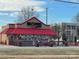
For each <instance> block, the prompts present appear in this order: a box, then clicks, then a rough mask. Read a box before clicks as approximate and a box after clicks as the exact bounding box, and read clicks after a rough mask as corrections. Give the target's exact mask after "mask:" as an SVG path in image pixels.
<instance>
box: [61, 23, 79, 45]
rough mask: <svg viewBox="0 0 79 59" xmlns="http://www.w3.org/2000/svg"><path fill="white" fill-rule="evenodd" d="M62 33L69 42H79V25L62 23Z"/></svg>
mask: <svg viewBox="0 0 79 59" xmlns="http://www.w3.org/2000/svg"><path fill="white" fill-rule="evenodd" d="M61 33H62V34H64V35H65V37H66V41H67V42H73V44H74V42H78V41H79V24H78V23H62V24H61ZM62 34H61V35H62ZM62 36H63V35H62ZM77 44H78V43H77Z"/></svg>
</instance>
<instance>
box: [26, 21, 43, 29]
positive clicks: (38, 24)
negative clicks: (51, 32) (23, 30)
mask: <svg viewBox="0 0 79 59" xmlns="http://www.w3.org/2000/svg"><path fill="white" fill-rule="evenodd" d="M27 25H28V26H31V27H34V28H40V27H41V26H42V25H41V23H34V22H27Z"/></svg>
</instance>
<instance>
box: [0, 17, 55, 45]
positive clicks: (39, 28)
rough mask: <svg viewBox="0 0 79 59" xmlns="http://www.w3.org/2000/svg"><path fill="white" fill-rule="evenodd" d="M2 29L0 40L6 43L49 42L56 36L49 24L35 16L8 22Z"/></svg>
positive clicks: (28, 43) (30, 43)
mask: <svg viewBox="0 0 79 59" xmlns="http://www.w3.org/2000/svg"><path fill="white" fill-rule="evenodd" d="M2 29H3V31H2V32H1V33H0V42H1V43H3V44H7V45H17V46H33V45H39V44H40V45H43V44H44V43H45V42H51V41H52V39H53V38H54V37H55V36H56V32H54V31H53V29H51V27H50V26H49V25H46V24H44V23H43V22H41V21H40V20H38V19H37V18H36V17H32V18H30V19H27V20H26V21H25V22H23V23H18V24H8V25H6V26H3V27H2ZM38 43H39V44H38Z"/></svg>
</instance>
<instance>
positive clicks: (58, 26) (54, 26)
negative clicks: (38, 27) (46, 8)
mask: <svg viewBox="0 0 79 59" xmlns="http://www.w3.org/2000/svg"><path fill="white" fill-rule="evenodd" d="M52 28H53V29H54V31H55V32H57V38H58V44H57V45H58V46H59V39H60V37H61V35H60V25H59V24H54V25H53V26H52Z"/></svg>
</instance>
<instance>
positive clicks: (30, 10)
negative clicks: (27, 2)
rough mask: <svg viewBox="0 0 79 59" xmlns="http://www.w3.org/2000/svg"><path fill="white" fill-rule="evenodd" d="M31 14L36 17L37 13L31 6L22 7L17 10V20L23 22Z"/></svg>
mask: <svg viewBox="0 0 79 59" xmlns="http://www.w3.org/2000/svg"><path fill="white" fill-rule="evenodd" d="M32 16H36V17H38V16H39V14H38V13H37V12H36V11H35V10H34V8H33V7H27V8H25V7H24V8H22V9H21V11H19V12H18V20H17V22H24V21H25V19H28V18H30V17H32Z"/></svg>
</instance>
